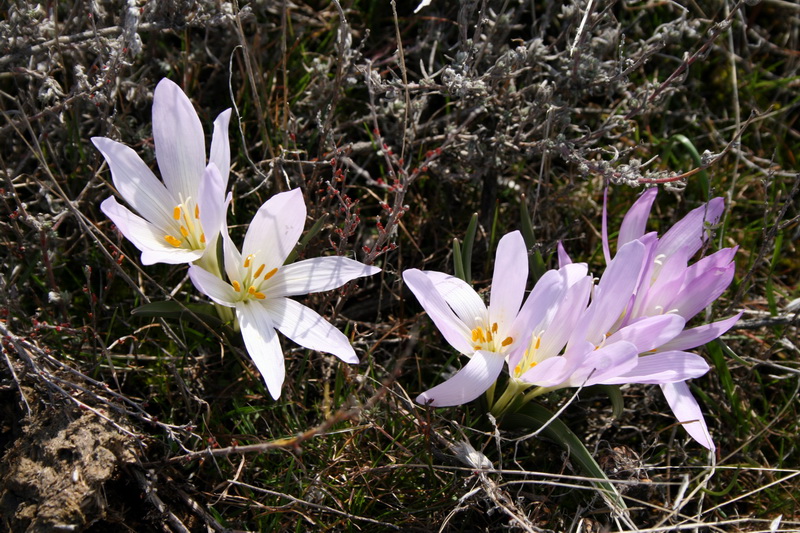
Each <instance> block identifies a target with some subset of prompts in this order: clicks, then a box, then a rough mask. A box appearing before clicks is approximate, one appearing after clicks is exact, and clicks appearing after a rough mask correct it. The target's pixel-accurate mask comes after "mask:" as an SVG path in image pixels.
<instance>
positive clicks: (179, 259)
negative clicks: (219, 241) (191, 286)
mask: <svg viewBox="0 0 800 533" xmlns="http://www.w3.org/2000/svg"><path fill="white" fill-rule="evenodd" d="M100 209H101V210H102V211H103V213H105V215H106V216H107V217H108V218H110V219H111V221H112V222H113V223H114V225H116V226H117V229H118V230H119V232H120V233H122V234H123V235H124V236H125V238H126V239H128V240H129V241H131V242H132V243H133V245H134V246H136V247H137V248H138V249H139V250H141V252H142V259H141V260H142V264H143V265H152V264H155V263H167V264H170V265H179V264H181V263H191V262H192V261H195V260H197V259H200V257H201V256H202V255H203V250H189V249H186V248H175V247H174V246H172V245H170V244H168V243H167V242H166V241H165V240H164V232H163V231H161V230H160V229H159V228H157V227H155V226H154V225H153V224H150V223H149V222H147V221H146V220H144V219H143V218H142V217H139V216H137V215H135V214H133V213H131V212H130V211H129V210H128V209H127V208H126V207H124V206H122V205H120V204H119V203H118V202H117V200H116V199H115V198H114V197H113V196H111V197H109V198H106V199H105V200H103V203H102V204H100Z"/></svg>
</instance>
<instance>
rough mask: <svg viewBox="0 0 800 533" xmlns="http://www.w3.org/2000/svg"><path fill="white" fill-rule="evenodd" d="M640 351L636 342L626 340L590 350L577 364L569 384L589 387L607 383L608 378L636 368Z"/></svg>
mask: <svg viewBox="0 0 800 533" xmlns="http://www.w3.org/2000/svg"><path fill="white" fill-rule="evenodd" d="M638 353H639V351H638V349H637V348H636V346H635V345H634V344H631V343H630V342H624V341H620V342H615V343H614V344H607V345H606V346H603V347H602V348H599V349H597V350H594V351H590V352H588V353H586V354H585V355H584V358H583V361H582V362H580V363H579V364H577V365H576V366H577V369H576V370H575V371H574V372H573V373H572V375H571V376H570V378H569V380H568V382H567V383H568V386H570V387H580V386H581V385H583V386H586V387H589V386H591V385H596V384H598V383H606V380H608V379H612V378H614V377H615V376H619V375H621V374H624V373H626V372H629V371H631V370H632V369H633V368H635V367H636V363H637V362H638V359H639V358H638ZM565 356H566V354H565ZM570 358H571V357H570ZM576 359H577V358H576Z"/></svg>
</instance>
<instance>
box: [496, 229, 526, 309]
mask: <svg viewBox="0 0 800 533" xmlns="http://www.w3.org/2000/svg"><path fill="white" fill-rule="evenodd" d="M527 280H528V248H527V247H526V246H525V240H524V239H523V238H522V233H520V232H519V231H512V232H511V233H508V234H507V235H504V236H503V238H502V239H500V242H499V243H498V244H497V253H496V255H495V261H494V276H493V277H492V292H491V296H490V298H489V321H490V322H497V323H498V324H510V323H511V322H512V321H513V320H514V318H515V317H516V316H517V313H519V308H520V306H521V305H522V300H523V298H524V297H525V284H526V282H527Z"/></svg>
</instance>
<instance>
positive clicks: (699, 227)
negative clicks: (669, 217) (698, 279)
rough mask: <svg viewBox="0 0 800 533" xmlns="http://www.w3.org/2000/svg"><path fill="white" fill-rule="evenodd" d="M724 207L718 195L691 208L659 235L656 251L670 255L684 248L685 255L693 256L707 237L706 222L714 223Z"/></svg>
mask: <svg viewBox="0 0 800 533" xmlns="http://www.w3.org/2000/svg"><path fill="white" fill-rule="evenodd" d="M724 209H725V202H724V200H723V199H722V198H719V197H718V198H714V199H713V200H711V201H710V202H708V203H707V204H703V205H701V206H700V207H698V208H696V209H693V210H692V211H690V212H689V213H688V214H687V215H686V216H685V217H683V218H682V219H681V220H679V221H678V222H677V223H676V224H675V225H674V226H672V227H671V228H670V229H669V230H668V231H667V232H666V233H665V234H664V236H663V237H661V239H660V241H659V243H658V248H657V249H656V253H657V254H659V255H660V254H664V255H666V256H670V255H672V254H674V253H675V252H676V251H677V250H680V249H684V250H686V251H687V252H688V253H687V257H691V256H693V255H694V254H695V253H696V252H697V250H699V249H700V247H701V246H702V245H703V243H704V242H705V241H706V239H707V238H708V231H707V228H706V226H707V223H708V224H712V225H713V224H716V223H717V221H718V220H719V217H720V216H721V215H722V211H723V210H724Z"/></svg>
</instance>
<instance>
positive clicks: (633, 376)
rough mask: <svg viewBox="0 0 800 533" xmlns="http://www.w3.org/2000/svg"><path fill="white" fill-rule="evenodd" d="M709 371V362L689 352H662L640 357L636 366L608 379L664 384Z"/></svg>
mask: <svg viewBox="0 0 800 533" xmlns="http://www.w3.org/2000/svg"><path fill="white" fill-rule="evenodd" d="M706 372H708V363H706V360H705V359H703V358H702V357H700V356H699V355H697V354H693V353H689V352H678V351H673V352H661V353H657V354H654V355H645V356H642V357H639V361H638V363H637V365H636V368H634V369H633V370H631V371H629V372H626V373H625V374H622V375H620V376H617V377H612V378H610V379H606V380H604V381H603V383H605V384H607V385H623V384H625V383H649V384H658V385H661V384H664V383H676V382H678V381H685V380H687V379H691V378H697V377H700V376H702V375H704V374H705V373H706Z"/></svg>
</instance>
